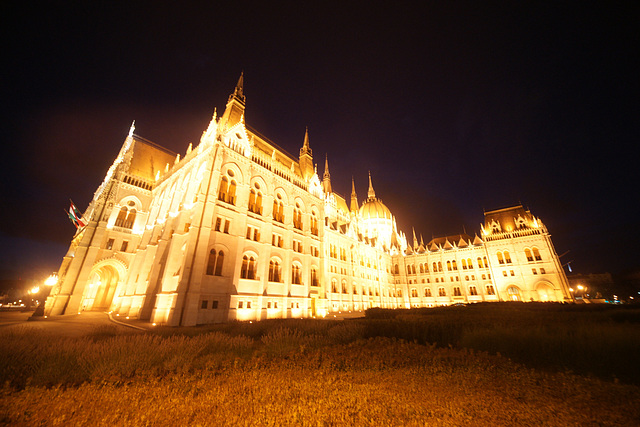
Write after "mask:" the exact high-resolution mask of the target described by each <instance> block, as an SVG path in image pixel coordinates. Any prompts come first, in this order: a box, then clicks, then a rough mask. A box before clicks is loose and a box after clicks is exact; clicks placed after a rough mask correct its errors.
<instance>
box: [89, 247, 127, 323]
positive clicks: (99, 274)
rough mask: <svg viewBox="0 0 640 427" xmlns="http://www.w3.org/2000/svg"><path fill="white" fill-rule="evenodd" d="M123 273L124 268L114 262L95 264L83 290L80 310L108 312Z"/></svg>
mask: <svg viewBox="0 0 640 427" xmlns="http://www.w3.org/2000/svg"><path fill="white" fill-rule="evenodd" d="M125 272H126V269H125V267H124V266H123V265H122V264H121V263H120V262H118V261H115V260H109V261H106V262H105V261H103V262H99V263H97V264H96V265H95V266H94V267H93V268H92V269H91V274H89V280H88V281H87V284H86V285H85V288H84V295H83V298H82V310H99V311H106V310H108V309H109V307H111V304H112V303H113V297H114V295H115V293H116V289H117V287H118V283H119V282H120V281H121V280H122V279H123V278H124V274H125Z"/></svg>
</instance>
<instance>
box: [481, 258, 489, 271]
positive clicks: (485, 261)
mask: <svg viewBox="0 0 640 427" xmlns="http://www.w3.org/2000/svg"><path fill="white" fill-rule="evenodd" d="M482 262H483V264H484V268H489V263H488V262H487V257H486V256H485V257H482Z"/></svg>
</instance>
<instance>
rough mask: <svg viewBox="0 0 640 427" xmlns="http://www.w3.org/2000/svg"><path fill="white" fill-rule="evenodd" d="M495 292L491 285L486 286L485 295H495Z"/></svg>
mask: <svg viewBox="0 0 640 427" xmlns="http://www.w3.org/2000/svg"><path fill="white" fill-rule="evenodd" d="M495 294H496V290H495V289H494V288H493V285H487V295H495Z"/></svg>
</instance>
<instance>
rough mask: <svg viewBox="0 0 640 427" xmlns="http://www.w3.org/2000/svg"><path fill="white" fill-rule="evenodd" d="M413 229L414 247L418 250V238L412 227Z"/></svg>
mask: <svg viewBox="0 0 640 427" xmlns="http://www.w3.org/2000/svg"><path fill="white" fill-rule="evenodd" d="M411 229H412V230H413V247H414V248H418V238H417V237H416V229H415V228H414V227H411Z"/></svg>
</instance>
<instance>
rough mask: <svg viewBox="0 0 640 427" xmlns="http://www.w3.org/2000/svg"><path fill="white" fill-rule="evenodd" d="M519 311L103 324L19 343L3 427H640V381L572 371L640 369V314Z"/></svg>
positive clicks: (2, 343) (5, 390)
mask: <svg viewBox="0 0 640 427" xmlns="http://www.w3.org/2000/svg"><path fill="white" fill-rule="evenodd" d="M507 309H508V310H507V312H505V311H504V310H503V311H501V309H500V308H496V307H495V306H492V307H491V308H490V309H488V311H487V312H485V315H484V316H480V315H479V314H478V313H480V312H474V311H473V310H471V311H459V310H458V311H455V310H454V311H451V312H449V313H452V314H447V312H443V311H428V312H413V311H412V312H405V313H400V315H397V316H395V317H390V318H387V319H383V318H378V319H366V320H357V321H344V322H336V321H321V320H277V321H266V322H257V323H253V324H249V323H241V322H232V323H228V324H224V325H214V326H208V327H200V328H177V329H169V328H163V329H158V330H156V331H154V332H153V333H143V334H140V333H130V334H124V335H123V334H120V333H119V332H117V330H116V329H115V328H110V327H104V326H103V327H100V328H98V329H95V330H94V331H93V332H92V333H91V334H89V335H87V336H84V337H60V336H56V335H53V334H50V333H49V334H45V333H40V332H34V331H30V330H26V329H25V330H18V331H12V332H9V333H7V332H5V333H2V334H0V381H2V383H3V386H2V389H1V393H2V394H1V395H0V423H2V424H10V425H65V426H66V425H89V424H90V425H216V426H218V425H309V426H312V425H313V426H316V425H320V426H324V425H385V426H386V425H402V426H405V425H455V426H458V425H473V426H483V425H492V426H495V425H518V426H538V425H552V426H556V425H557V426H567V425H580V426H583V425H604V426H607V425H610V426H620V425H629V426H632V425H633V426H636V425H640V405H639V404H638V402H640V387H638V385H637V384H635V383H634V381H633V377H632V378H631V381H627V382H629V383H630V384H622V383H619V382H618V381H617V379H616V380H613V379H612V377H611V375H610V372H611V371H606V372H602V373H600V372H595V373H596V374H601V375H600V376H601V378H605V379H608V380H602V379H598V378H594V377H585V376H582V375H578V374H575V373H572V372H570V371H567V370H566V369H567V368H569V369H571V367H572V366H573V365H572V364H574V365H575V366H577V367H578V368H581V364H582V363H584V362H585V361H589V360H591V359H592V358H593V357H594V356H596V357H604V358H605V360H593V361H592V364H593V365H594V366H608V364H609V363H610V361H616V360H618V361H621V363H627V362H628V361H629V360H631V361H634V363H637V356H638V354H637V352H636V350H637V348H638V341H640V340H638V341H636V338H637V336H638V335H637V334H638V324H637V322H635V319H637V316H636V314H634V312H624V313H623V314H615V313H613V314H606V315H599V314H595V315H594V314H593V313H592V314H588V315H584V316H582V315H578V316H577V317H576V315H575V313H565V312H559V313H556V314H550V313H549V312H545V311H544V310H542V311H541V314H535V313H532V312H531V310H529V309H526V310H519V311H517V313H516V312H511V310H512V308H510V307H507ZM533 310H534V311H536V310H540V309H539V308H534V309H533ZM552 310H556V308H555V307H553V308H552ZM518 313H519V314H518ZM480 314H481V313H480ZM580 316H582V317H580ZM603 316H604V317H603ZM562 318H566V319H568V320H571V321H576V319H577V321H578V324H577V326H576V327H569V326H573V323H571V322H562V321H561V319H562ZM474 319H475V320H474ZM480 319H484V320H480ZM566 319H565V320H566ZM578 326H579V327H578ZM396 336H399V337H403V338H406V339H404V340H403V339H398V338H396ZM439 340H444V341H443V342H440V341H439ZM425 342H427V343H429V342H432V343H433V344H426V345H425V344H424V343H425ZM437 343H439V344H440V346H439V345H437ZM465 346H466V347H469V348H480V349H482V350H487V351H478V350H470V349H467V348H462V347H465ZM576 349H577V350H579V352H581V353H583V354H580V355H574V356H572V355H571V352H572V351H575V350H576ZM489 351H490V352H492V353H493V352H497V351H499V352H502V354H503V355H492V354H490V353H489ZM620 353H621V354H620ZM505 355H507V356H508V357H511V358H512V359H514V360H518V361H522V362H523V363H525V364H520V363H516V362H515V361H513V360H511V359H509V358H508V357H507V356H505ZM545 358H546V359H548V360H546V361H545V360H542V361H541V363H539V364H536V363H535V362H536V361H540V359H545ZM539 368H544V370H541V369H539ZM612 368H614V371H613V372H624V370H622V369H620V367H616V366H614V367H612ZM624 379H625V378H621V380H624ZM626 379H628V378H626Z"/></svg>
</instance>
